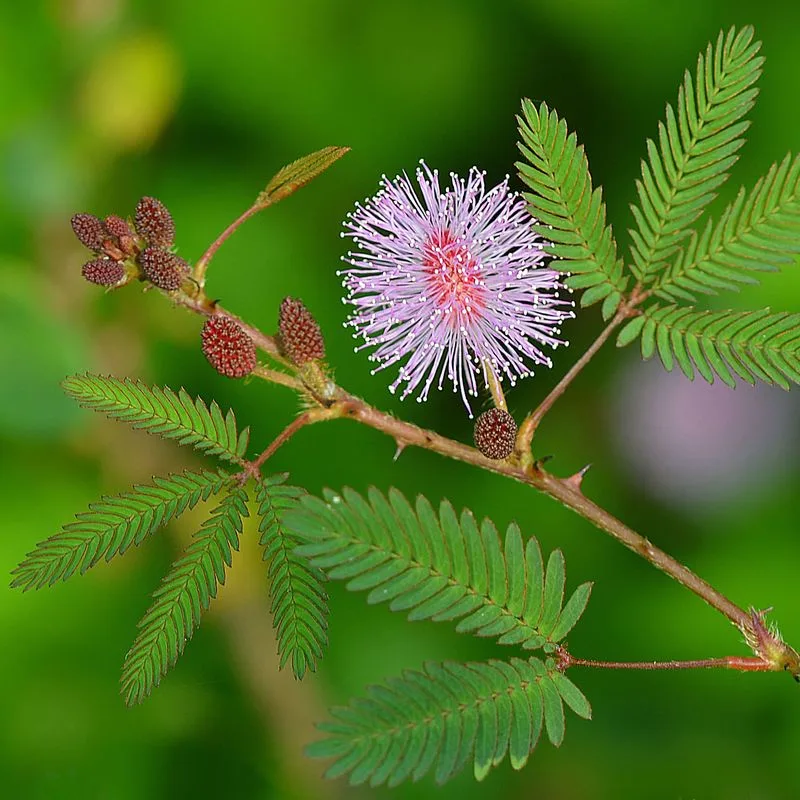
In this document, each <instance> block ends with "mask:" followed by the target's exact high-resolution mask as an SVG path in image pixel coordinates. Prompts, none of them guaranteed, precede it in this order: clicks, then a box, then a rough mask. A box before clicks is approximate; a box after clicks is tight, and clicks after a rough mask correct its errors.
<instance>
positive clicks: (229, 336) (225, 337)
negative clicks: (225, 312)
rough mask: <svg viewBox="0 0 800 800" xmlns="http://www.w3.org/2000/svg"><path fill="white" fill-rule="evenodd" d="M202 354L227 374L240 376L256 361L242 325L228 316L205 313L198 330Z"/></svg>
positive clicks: (249, 369) (229, 376)
mask: <svg viewBox="0 0 800 800" xmlns="http://www.w3.org/2000/svg"><path fill="white" fill-rule="evenodd" d="M201 340H202V345H203V355H205V357H206V359H208V363H209V364H211V366H212V367H214V369H215V370H216V371H217V372H219V373H220V374H221V375H225V376H226V377H228V378H244V377H245V375H249V374H250V373H251V372H252V371H253V370H254V369H255V368H256V363H257V358H256V346H255V344H254V343H253V340H252V339H251V338H250V337H249V336H248V335H247V333H246V332H245V330H244V328H242V326H241V325H239V323H237V322H236V321H235V320H232V319H231V318H230V317H223V316H215V317H209V318H208V319H207V320H206V323H205V325H203V332H202V334H201Z"/></svg>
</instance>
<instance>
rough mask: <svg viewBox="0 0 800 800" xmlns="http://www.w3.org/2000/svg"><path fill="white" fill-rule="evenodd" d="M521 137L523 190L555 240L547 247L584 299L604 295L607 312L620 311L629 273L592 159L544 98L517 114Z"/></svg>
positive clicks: (545, 232)
mask: <svg viewBox="0 0 800 800" xmlns="http://www.w3.org/2000/svg"><path fill="white" fill-rule="evenodd" d="M518 123H519V132H520V136H521V137H522V141H521V142H520V144H519V149H520V151H521V152H522V154H523V156H525V159H526V160H527V163H525V162H518V163H517V165H516V166H517V168H518V169H519V175H520V178H521V179H522V180H523V181H524V182H525V184H527V186H529V187H530V189H531V192H530V193H527V194H525V199H526V200H527V201H528V207H529V209H530V211H531V214H532V215H533V216H534V218H535V219H536V221H537V222H538V223H539V224H537V225H536V229H537V230H538V231H539V233H541V235H542V236H543V237H544V238H545V239H546V240H547V241H550V242H553V246H552V247H551V248H549V249H548V252H549V253H552V255H553V256H554V257H555V258H556V259H566V261H565V262H564V265H563V267H562V265H560V264H559V263H558V262H554V264H553V266H554V267H557V268H562V271H566V270H569V271H570V272H571V273H577V274H574V275H570V276H569V277H568V278H567V280H566V283H567V285H568V286H570V287H572V288H573V289H586V291H585V292H584V293H583V295H582V296H581V305H583V306H588V305H591V304H592V303H596V302H598V301H600V300H602V301H603V306H602V312H603V317H604V318H605V319H608V318H609V317H611V316H612V314H613V313H614V312H615V311H616V309H617V306H618V305H619V302H620V299H621V297H622V293H623V292H624V291H625V290H626V288H627V285H628V279H627V278H626V277H625V276H624V275H623V265H622V260H621V259H619V258H617V245H616V242H615V241H614V234H613V232H612V230H611V226H610V225H606V208H605V204H604V203H603V195H602V190H601V189H600V188H599V187H598V188H597V189H594V190H593V189H592V179H591V176H590V174H589V164H588V162H587V160H586V155H585V153H584V151H583V146H582V145H581V146H579V145H578V142H577V138H576V136H575V134H574V133H569V134H568V132H567V124H566V122H565V121H564V120H563V119H559V117H558V115H557V114H556V112H555V111H551V110H550V109H549V108H548V107H547V105H546V104H545V103H542V104H541V105H540V106H539V107H538V108H537V107H536V106H535V105H534V104H533V103H531V101H530V100H525V101H523V104H522V118H518Z"/></svg>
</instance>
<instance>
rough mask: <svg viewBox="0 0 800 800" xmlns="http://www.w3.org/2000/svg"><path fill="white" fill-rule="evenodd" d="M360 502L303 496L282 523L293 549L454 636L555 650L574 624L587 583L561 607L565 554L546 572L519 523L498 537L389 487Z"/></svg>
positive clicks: (468, 517)
mask: <svg viewBox="0 0 800 800" xmlns="http://www.w3.org/2000/svg"><path fill="white" fill-rule="evenodd" d="M368 499H369V502H367V501H366V500H365V499H364V498H363V497H361V496H360V495H359V494H358V493H356V492H354V491H353V490H352V489H349V488H346V489H344V490H343V491H342V494H341V495H338V494H334V493H333V492H329V491H326V493H325V500H322V499H320V498H317V497H311V496H305V497H303V498H302V500H301V501H300V507H299V509H298V510H295V511H290V512H289V513H288V514H287V515H286V517H285V519H284V524H285V525H286V526H287V528H289V529H290V530H292V531H293V532H294V533H295V534H296V535H297V537H298V538H299V539H300V540H301V541H302V542H303V544H302V545H301V546H300V547H299V548H298V549H297V550H296V553H298V554H299V555H303V556H305V557H306V558H308V559H309V560H310V562H311V563H312V564H313V565H314V566H315V567H318V568H320V569H322V570H324V571H325V572H326V573H327V575H328V578H330V579H331V580H344V581H347V586H346V588H347V589H349V590H350V591H366V592H369V595H368V597H367V602H368V603H381V602H388V603H389V604H390V606H389V607H390V608H391V610H392V611H403V612H408V618H409V620H422V619H431V620H433V621H435V622H442V621H451V620H459V622H458V625H457V627H456V630H458V631H459V632H463V633H472V634H474V635H475V636H491V637H495V638H497V640H498V642H499V643H500V644H515V645H521V646H522V647H524V648H526V649H536V648H540V647H545V648H546V649H548V650H552V649H553V648H554V647H555V644H556V643H557V642H558V641H560V640H561V639H563V638H564V637H565V636H566V635H567V634H568V633H569V631H570V630H571V629H572V627H573V626H574V625H575V623H576V622H577V621H578V619H579V618H580V616H581V614H582V613H583V610H584V608H585V607H586V602H587V601H588V599H589V593H590V589H591V585H590V584H583V585H582V586H580V587H578V589H577V590H576V592H575V594H574V595H573V596H572V597H571V598H570V600H569V601H568V602H567V604H566V605H564V602H563V601H564V583H565V577H564V557H563V555H562V554H561V551H559V550H556V551H554V552H553V553H552V554H551V556H550V558H549V560H548V565H547V569H546V570H545V568H544V565H543V562H542V553H541V550H540V548H539V543H538V542H537V540H536V539H535V538H530V539H528V540H527V542H525V543H523V539H522V535H521V534H520V531H519V528H518V527H517V526H516V525H510V526H509V527H508V530H507V532H506V535H505V539H502V540H501V538H500V536H499V535H498V533H497V530H496V528H495V527H494V525H493V524H492V523H491V522H490V521H489V520H484V522H483V523H482V525H481V526H480V527H479V526H478V525H477V523H476V522H475V518H474V517H473V515H472V513H471V512H470V511H466V510H465V511H463V512H462V513H461V516H460V518H459V517H457V516H456V513H455V511H454V510H453V507H452V506H451V505H450V503H448V502H447V501H444V502H443V503H442V504H441V506H440V508H439V514H438V516H437V514H436V513H435V511H434V510H433V508H432V507H431V505H430V503H429V502H428V500H426V499H425V498H424V497H422V496H420V497H418V498H417V501H416V504H415V506H414V507H413V508H412V506H411V505H410V504H409V503H408V501H407V500H406V499H405V497H403V495H402V494H401V493H400V492H398V491H397V490H396V489H391V490H390V491H389V494H388V498H387V497H384V495H383V494H381V493H380V492H379V491H378V490H377V489H370V490H369V493H368Z"/></svg>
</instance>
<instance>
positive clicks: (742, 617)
mask: <svg viewBox="0 0 800 800" xmlns="http://www.w3.org/2000/svg"><path fill="white" fill-rule="evenodd" d="M200 295H201V297H199V298H189V297H187V296H185V295H184V296H179V297H177V298H176V302H177V303H178V304H180V305H184V306H186V307H187V308H190V309H192V310H194V311H198V312H199V313H202V314H206V315H208V314H209V313H228V312H222V310H221V309H220V308H219V307H217V306H216V305H215V304H209V302H208V300H207V299H206V298H205V296H204V295H202V290H200ZM645 296H646V293H639V292H637V291H634V293H633V294H632V295H631V297H630V299H629V300H628V302H627V303H624V304H623V305H622V307H621V308H620V310H619V311H618V312H617V314H616V316H615V317H614V319H613V320H612V322H611V323H610V324H609V325H608V327H607V328H606V329H605V330H604V331H603V333H601V335H600V336H599V337H598V339H597V340H596V341H595V342H594V344H593V345H592V346H591V347H590V348H589V350H587V352H586V353H585V354H584V355H583V356H582V357H581V358H580V359H579V360H578V362H577V363H576V364H575V366H574V367H573V368H572V369H571V370H570V371H569V372H568V373H567V375H565V377H564V378H563V379H562V381H561V382H560V383H559V384H558V386H556V388H555V389H554V390H553V391H552V392H551V393H550V395H548V397H547V398H546V399H545V401H544V402H543V403H542V405H541V406H540V407H539V408H538V409H537V410H536V411H534V412H533V414H532V415H531V417H533V418H534V422H533V423H531V424H529V425H528V430H530V431H531V433H530V436H532V432H533V431H534V430H535V428H536V424H538V421H539V420H541V418H542V417H543V416H544V414H545V413H546V412H547V411H548V410H549V408H550V407H552V405H553V403H554V402H555V400H557V399H558V397H560V396H561V394H563V392H564V391H565V389H566V388H567V386H569V384H570V383H571V382H572V380H573V379H574V378H575V376H576V375H577V374H578V373H579V372H580V371H581V369H582V368H583V367H584V366H585V365H586V364H587V363H588V362H589V360H590V359H591V357H592V356H593V355H594V353H595V352H597V350H599V349H600V347H601V346H602V345H603V343H604V342H605V341H606V340H607V339H608V337H609V336H610V335H611V332H612V331H613V330H614V328H616V327H617V326H618V325H619V324H620V323H621V322H622V321H623V319H625V318H626V317H627V316H630V315H632V313H635V312H634V311H633V309H634V307H635V305H636V304H637V303H639V302H641V301H642V300H643V299H644V298H645ZM209 308H211V309H212V310H211V311H209ZM245 327H246V329H247V331H248V333H251V336H252V338H253V341H254V342H255V343H256V345H257V346H258V347H259V348H261V349H263V350H266V352H268V353H269V354H270V355H272V352H273V348H275V350H276V351H277V344H276V343H275V340H274V339H273V338H272V337H270V336H266V335H264V334H263V333H261V332H260V331H259V330H258V329H257V328H254V327H252V326H250V325H245ZM256 374H258V375H259V377H261V378H264V379H265V380H269V381H274V382H276V383H280V384H282V385H284V386H288V387H289V388H292V389H295V390H296V391H299V392H302V393H303V394H305V395H306V396H307V397H308V398H310V399H311V400H312V401H316V402H317V403H318V406H319V408H318V409H317V410H318V411H319V412H322V414H321V416H320V419H329V418H335V417H345V418H350V419H354V420H356V421H357V422H360V423H361V424H363V425H367V426H369V427H371V428H374V429H375V430H377V431H381V432H382V433H386V434H387V435H389V436H391V437H392V438H393V439H394V440H395V441H396V442H397V444H398V448H399V449H403V448H404V447H407V446H409V445H412V446H415V447H420V448H423V449H425V450H431V451H433V452H435V453H439V454H440V455H443V456H446V457H447V458H452V459H454V460H456V461H463V462H464V463H467V464H471V465H473V466H476V467H479V468H481V469H485V470H487V471H489V472H494V473H496V474H498V475H505V476H506V477H509V478H513V479H514V480H516V481H519V482H520V483H525V484H528V485H529V486H532V487H533V488H535V489H538V490H539V491H540V492H543V493H544V494H546V495H548V496H550V497H552V498H553V499H555V500H557V501H558V502H560V503H561V504H562V505H564V506H566V507H567V508H570V509H572V510H573V511H574V512H575V513H577V514H579V515H580V516H582V517H583V518H584V519H587V520H588V521H589V522H591V523H592V524H593V525H595V527H597V528H599V529H600V530H602V531H604V532H605V533H607V534H609V535H610V536H611V537H613V538H614V539H616V540H617V541H618V542H620V543H621V544H623V545H624V546H625V547H627V548H628V549H629V550H632V551H633V552H634V553H636V554H637V555H639V556H641V557H642V558H644V559H645V560H646V561H648V562H649V563H650V564H652V565H653V566H654V567H656V568H657V569H659V570H661V571H662V572H665V573H666V574H667V575H669V576H670V577H672V578H673V579H674V580H676V581H677V582H678V583H680V584H681V585H682V586H685V587H686V588H687V589H689V591H691V592H693V593H694V594H696V595H697V596H698V597H700V598H701V599H703V600H704V601H705V602H706V603H708V605H710V606H711V607H712V608H715V609H716V610H717V611H719V612H720V613H721V614H723V615H724V616H726V617H727V618H728V619H729V620H730V621H731V622H732V623H733V624H734V625H735V626H736V627H737V628H738V629H739V630H740V631H741V632H742V633H743V634H744V636H745V640H746V641H747V643H748V644H749V645H750V647H751V648H752V649H753V651H754V652H755V653H756V655H757V657H759V659H760V660H761V661H763V662H765V663H767V664H768V665H769V666H768V667H767V669H772V670H777V669H784V670H786V671H788V672H790V673H791V674H792V675H793V676H795V677H798V676H800V655H798V653H796V652H795V651H794V650H793V649H792V648H791V647H789V645H787V644H785V643H784V642H783V641H782V640H781V639H780V637H779V636H778V635H777V633H775V632H774V631H768V630H767V628H766V627H765V626H764V625H763V623H762V616H763V615H761V614H757V613H756V612H753V611H750V612H747V611H745V610H744V609H743V608H740V607H739V606H737V605H736V604H735V603H734V602H733V601H732V600H729V599H728V598H727V597H725V595H723V594H722V593H721V592H719V591H717V590H716V589H715V588H714V587H713V586H711V584H709V583H707V582H706V581H704V580H703V579H702V578H700V577H699V576H698V575H696V574H695V573H694V572H692V571H691V570H690V569H689V568H688V567H686V566H684V565H683V564H681V563H680V562H679V561H677V560H676V559H675V558H673V557H672V556H670V555H669V554H668V553H666V552H664V551H663V550H661V549H660V548H658V547H656V546H655V545H654V544H652V543H651V542H650V541H649V540H648V539H646V538H645V537H644V536H642V535H640V534H639V533H637V532H636V531H634V530H633V529H632V528H629V527H628V526H627V525H625V524H624V523H623V522H621V521H620V520H618V519H617V518H616V517H614V516H613V515H612V514H609V513H608V512H607V511H606V510H605V509H603V508H601V507H600V506H598V505H597V504H596V503H594V502H592V501H591V500H589V498H587V497H586V496H585V495H584V494H583V492H582V491H581V488H580V483H579V482H576V481H575V480H573V479H571V478H559V477H557V476H555V475H553V474H551V473H549V472H547V471H545V470H544V469H542V467H541V464H540V463H531V460H530V454H529V452H530V451H529V450H528V453H527V455H528V458H526V459H516V460H515V459H508V460H505V461H497V460H492V459H489V458H487V457H486V456H484V455H483V454H482V453H481V452H480V451H479V450H477V449H476V448H474V447H470V446H469V445H466V444H463V443H461V442H458V441H455V440H454V439H448V438H447V437H445V436H441V435H440V434H438V433H436V432H435V431H431V430H426V429H424V428H420V427H419V426H417V425H414V424H412V423H410V422H404V421H403V420H399V419H397V418H396V417H393V416H391V415H390V414H387V413H384V412H382V411H379V410H378V409H376V408H374V407H373V406H371V405H369V404H368V403H367V402H365V401H364V400H362V399H361V398H359V397H356V396H355V395H351V394H350V393H349V392H347V391H345V390H344V389H342V388H341V387H339V386H337V385H336V384H334V383H333V382H331V383H330V387H331V388H330V400H326V402H324V403H323V401H322V400H321V399H320V398H319V396H318V395H317V393H316V392H315V391H314V387H313V386H309V385H307V384H306V382H305V380H304V377H303V374H302V373H301V374H299V375H298V376H297V377H294V376H291V375H287V374H285V373H282V372H278V371H275V370H270V369H267V368H264V367H259V368H258V369H257V371H256ZM325 412H327V413H325ZM300 419H302V417H299V418H298V420H300ZM529 419H530V417H529ZM298 420H295V422H294V423H292V425H290V426H289V427H288V428H287V429H286V431H284V434H286V435H285V438H282V437H284V434H281V436H279V437H278V440H276V441H278V444H277V445H275V443H273V445H275V446H274V449H277V447H278V446H279V445H280V444H282V443H283V441H286V439H288V438H289V437H290V436H291V435H292V434H293V433H294V432H295V431H296V430H298V429H299V428H300V427H302V426H303V425H305V424H307V422H306V421H303V422H302V423H299V422H298ZM314 421H317V420H316V419H315V420H314ZM527 422H528V420H526V423H527ZM527 435H528V434H527V433H526V436H527ZM270 447H272V445H271V446H270ZM528 447H529V442H528ZM273 451H274V450H273ZM265 452H266V453H267V456H266V457H269V455H270V454H271V453H270V448H267V451H265ZM262 456H263V454H262ZM266 457H265V458H266ZM262 463H263V462H262Z"/></svg>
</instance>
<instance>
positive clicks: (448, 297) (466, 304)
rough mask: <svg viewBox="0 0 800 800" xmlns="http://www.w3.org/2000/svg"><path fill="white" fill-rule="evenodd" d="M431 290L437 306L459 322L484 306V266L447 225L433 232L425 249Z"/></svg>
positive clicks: (424, 261) (428, 285)
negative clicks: (482, 273)
mask: <svg viewBox="0 0 800 800" xmlns="http://www.w3.org/2000/svg"><path fill="white" fill-rule="evenodd" d="M422 252H423V255H422V263H423V266H424V267H425V269H426V271H427V273H428V280H427V288H428V292H429V294H430V296H431V298H432V299H433V301H434V302H435V303H436V305H437V306H438V307H439V308H440V309H441V310H442V311H444V312H445V314H452V315H453V322H454V323H458V324H460V323H461V321H462V320H464V318H465V317H466V318H467V319H468V318H469V317H470V315H471V314H474V313H475V312H476V311H480V309H482V308H483V306H484V300H483V287H482V286H481V280H480V279H481V267H480V264H479V263H478V262H477V261H476V260H475V259H474V258H473V257H472V254H471V253H470V252H469V249H468V248H467V246H466V245H465V244H464V243H463V242H460V241H458V240H457V239H456V238H454V237H453V234H452V233H450V231H449V230H447V229H446V228H445V229H444V230H443V231H441V232H436V233H433V234H431V236H430V237H429V239H428V241H427V242H425V244H424V246H423V249H422Z"/></svg>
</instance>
